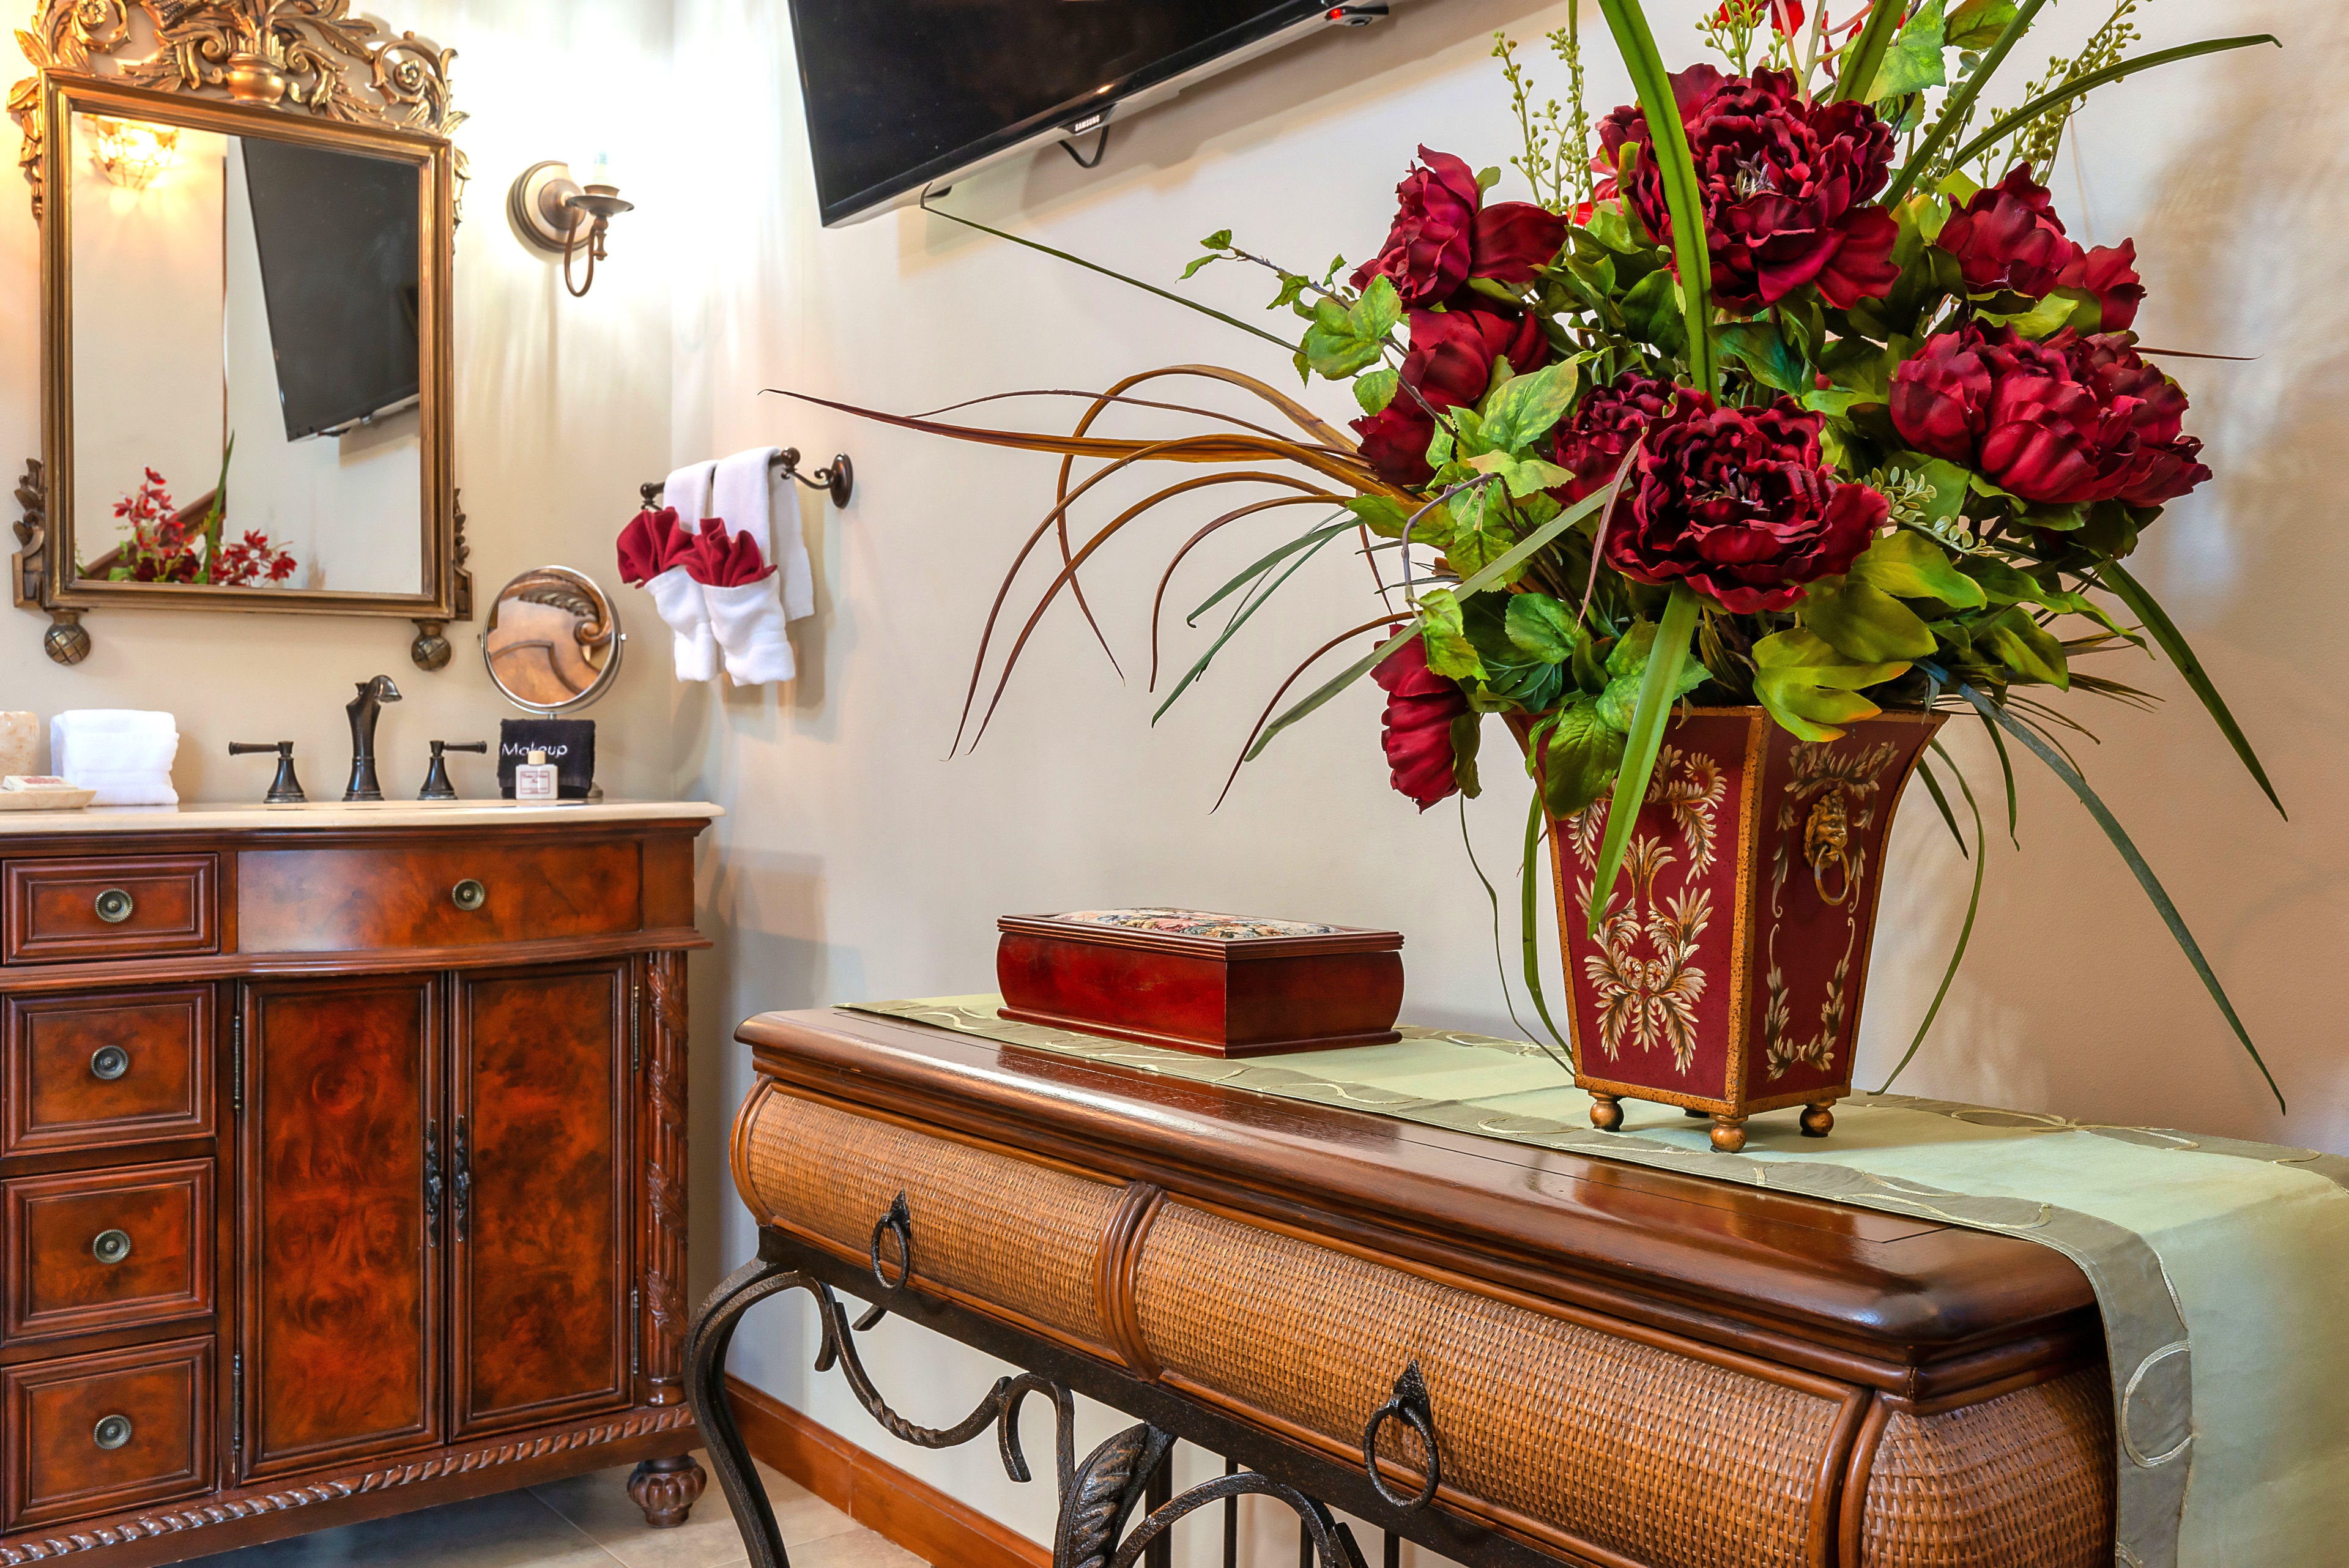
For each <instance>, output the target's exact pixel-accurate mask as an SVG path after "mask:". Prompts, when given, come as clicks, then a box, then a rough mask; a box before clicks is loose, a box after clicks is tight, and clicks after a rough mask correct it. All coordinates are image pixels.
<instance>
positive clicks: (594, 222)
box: [506, 159, 636, 299]
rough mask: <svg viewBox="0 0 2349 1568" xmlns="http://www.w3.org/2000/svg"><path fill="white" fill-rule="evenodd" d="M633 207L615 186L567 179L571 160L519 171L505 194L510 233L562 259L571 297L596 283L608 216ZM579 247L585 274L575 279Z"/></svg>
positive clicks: (584, 292)
mask: <svg viewBox="0 0 2349 1568" xmlns="http://www.w3.org/2000/svg"><path fill="white" fill-rule="evenodd" d="M635 211H636V203H635V202H630V201H626V200H624V199H623V198H622V197H621V195H620V192H619V189H618V187H616V186H613V185H597V184H591V185H586V186H582V185H581V184H580V183H579V182H577V181H575V180H574V179H573V178H572V177H571V166H570V165H569V164H567V163H564V162H561V161H556V160H552V159H550V160H548V161H545V162H543V163H533V164H532V165H531V166H530V167H529V168H528V169H525V170H523V172H522V177H521V178H520V179H518V180H516V181H515V182H513V189H512V191H511V192H508V193H507V197H506V213H507V216H508V217H509V218H511V219H512V222H513V226H514V232H515V233H516V234H520V235H521V236H522V238H523V241H524V242H525V243H526V244H530V245H532V246H533V247H534V248H536V249H538V250H542V251H544V252H546V253H547V254H550V255H559V256H561V257H562V258H563V286H564V288H565V289H567V290H568V291H569V292H570V294H571V296H572V297H573V298H574V299H584V298H585V297H586V295H587V291H588V290H589V289H591V288H593V287H595V264H596V263H598V262H600V261H603V260H605V245H604V236H605V233H606V232H607V231H608V230H609V229H610V227H611V223H612V220H613V219H614V218H616V217H618V216H619V215H620V214H621V213H633V212H635ZM583 249H584V250H585V253H586V255H587V275H586V277H585V279H582V280H578V281H574V279H573V277H572V262H573V259H574V257H575V256H577V255H578V254H579V253H580V252H581V251H582V250H583Z"/></svg>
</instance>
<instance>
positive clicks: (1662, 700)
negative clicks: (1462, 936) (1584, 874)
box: [1588, 0, 1698, 940]
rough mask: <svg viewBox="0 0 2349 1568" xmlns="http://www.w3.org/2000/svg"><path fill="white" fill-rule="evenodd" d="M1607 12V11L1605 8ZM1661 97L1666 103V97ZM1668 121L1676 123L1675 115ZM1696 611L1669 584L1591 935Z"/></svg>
mask: <svg viewBox="0 0 2349 1568" xmlns="http://www.w3.org/2000/svg"><path fill="white" fill-rule="evenodd" d="M1601 4H1602V5H1608V4H1611V5H1620V4H1621V0H1601ZM1612 15H1613V12H1612V10H1611V9H1610V11H1609V16H1612ZM1634 15H1637V13H1636V12H1634ZM1643 30H1644V29H1643ZM1651 48H1652V45H1651ZM1665 101H1666V103H1668V104H1669V103H1670V102H1671V99H1669V98H1668V99H1665ZM1673 123H1674V125H1675V126H1677V125H1678V123H1679V121H1678V119H1675V120H1674V121H1673ZM1697 611H1698V604H1697V597H1696V595H1695V593H1694V592H1693V591H1692V590H1691V589H1690V588H1688V587H1675V588H1673V589H1672V597H1671V599H1670V600H1669V601H1668V602H1667V603H1666V604H1665V606H1664V619H1663V624H1662V625H1661V627H1659V628H1657V630H1656V633H1655V639H1654V647H1653V650H1652V651H1651V654H1650V655H1649V658H1648V664H1647V673H1646V676H1645V678H1644V679H1643V680H1642V681H1641V683H1640V701H1639V706H1638V708H1637V709H1636V710H1635V711H1633V713H1632V715H1631V732H1630V736H1629V737H1628V738H1627V739H1626V740H1625V742H1624V746H1623V762H1622V765H1621V767H1620V769H1619V771H1618V772H1617V773H1616V775H1615V798H1614V803H1613V804H1612V805H1609V807H1608V808H1607V836H1606V839H1605V841H1604V842H1602V843H1601V844H1600V845H1599V872H1598V875H1597V876H1596V877H1593V878H1592V879H1591V883H1590V908H1589V910H1588V915H1589V919H1590V934H1591V937H1592V938H1593V939H1594V940H1596V939H1597V937H1598V935H1599V918H1600V916H1602V915H1603V914H1605V913H1606V909H1607V901H1608V899H1609V898H1611V897H1612V896H1613V894H1614V891H1615V879H1616V877H1618V876H1619V875H1620V874H1621V872H1622V869H1623V851H1624V850H1625V848H1627V847H1628V846H1630V842H1631V827H1632V825H1633V824H1634V823H1636V822H1637V821H1638V820H1639V817H1640V805H1641V804H1642V803H1644V802H1645V801H1646V800H1647V798H1648V780H1649V779H1650V778H1651V776H1652V775H1653V774H1654V773H1655V771H1656V753H1657V752H1658V751H1659V750H1660V749H1661V747H1662V745H1663V743H1664V723H1665V721H1666V720H1668V719H1670V718H1671V711H1672V701H1673V698H1672V696H1671V693H1672V692H1673V691H1676V690H1677V689H1678V687H1679V684H1680V678H1681V672H1682V666H1683V665H1684V664H1685V663H1686V661H1687V659H1688V652H1689V639H1691V638H1692V636H1694V635H1695V632H1696V620H1697Z"/></svg>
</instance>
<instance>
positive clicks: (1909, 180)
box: [1883, 0, 2047, 207]
mask: <svg viewBox="0 0 2349 1568" xmlns="http://www.w3.org/2000/svg"><path fill="white" fill-rule="evenodd" d="M2046 4H2047V0H2023V3H2022V4H2021V5H2018V6H2016V7H2015V11H2014V20H2013V21H2012V22H2009V23H2008V24H2007V25H2006V31H2005V32H2003V33H2001V34H2000V35H1999V36H1998V42H1997V43H1995V44H1992V46H1991V47H1990V52H1989V53H1988V54H1985V55H1984V56H1982V64H1980V65H1978V66H1976V67H1974V68H1973V69H1972V71H1971V72H1970V73H1969V74H1968V75H1967V77H1966V79H1965V80H1964V82H1963V83H1961V85H1960V86H1959V88H1958V89H1957V90H1956V91H1955V92H1953V93H1951V94H1950V96H1949V99H1948V100H1947V101H1946V102H1944V103H1943V104H1942V105H1941V117H1940V119H1936V120H1935V121H1934V122H1933V129H1932V130H1929V131H1927V132H1926V133H1925V140H1924V143H1923V145H1922V146H1920V147H1919V148H1918V149H1917V151H1916V153H1915V155H1914V156H1912V157H1911V158H1910V159H1909V161H1908V162H1907V163H1906V164H1904V165H1902V166H1901V170H1900V172H1899V173H1898V174H1896V175H1894V176H1893V177H1892V183H1891V185H1890V187H1889V188H1888V189H1887V190H1886V191H1885V192H1884V196H1883V204H1884V205H1885V206H1887V207H1897V206H1899V204H1900V199H1901V198H1902V197H1903V196H1906V195H1907V194H1909V187H1911V186H1912V185H1914V184H1916V183H1917V181H1918V179H1919V177H1920V176H1921V175H1922V174H1923V173H1924V172H1925V171H1926V170H1928V169H1930V168H1931V167H1932V165H1933V155H1934V154H1935V153H1937V152H1939V151H1940V150H1941V144H1942V143H1943V142H1945V141H1947V140H1949V139H1950V138H1951V137H1952V136H1955V135H1956V134H1957V133H1958V127H1960V126H1961V125H1963V124H1964V123H1965V122H1966V116H1967V115H1968V114H1969V113H1971V111H1972V109H1973V107H1974V99H1977V98H1979V97H1981V96H1982V84H1983V83H1985V82H1987V81H1989V80H1990V78H1992V77H1994V76H1996V75H1997V74H1998V67H1999V66H2000V64H2001V63H2002V61H2004V60H2005V58H2006V57H2007V55H2008V53H2009V52H2010V51H2012V50H2013V47H2014V46H2015V45H2016V44H2018V43H2020V42H2022V40H2023V34H2025V33H2027V32H2029V31H2031V21H2032V18H2033V17H2034V16H2038V15H2039V8H2040V7H2041V6H2042V5H2046Z"/></svg>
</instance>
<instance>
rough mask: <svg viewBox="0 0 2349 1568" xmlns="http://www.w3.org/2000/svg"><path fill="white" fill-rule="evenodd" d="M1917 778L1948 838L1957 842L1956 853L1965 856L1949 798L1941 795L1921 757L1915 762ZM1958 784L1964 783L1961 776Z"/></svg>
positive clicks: (1928, 765) (1963, 837) (1939, 783)
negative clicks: (1929, 798) (1937, 811)
mask: <svg viewBox="0 0 2349 1568" xmlns="http://www.w3.org/2000/svg"><path fill="white" fill-rule="evenodd" d="M1917 777H1918V779H1919V780H1920V782H1921V783H1922V784H1924V786H1925V793H1926V794H1929V795H1931V796H1932V797H1933V805H1934V806H1935V807H1936V808H1937V809H1939V810H1940V814H1941V820H1942V822H1944V823H1945V824H1947V825H1948V826H1949V829H1950V836H1951V838H1952V839H1954V840H1956V841H1957V846H1958V853H1959V854H1960V855H1961V856H1967V851H1966V836H1965V835H1964V834H1962V833H1961V832H1959V831H1958V817H1957V814H1956V813H1955V812H1953V811H1951V809H1950V797H1949V796H1948V795H1945V794H1942V793H1941V781H1940V780H1939V779H1937V778H1935V777H1934V776H1933V769H1932V764H1930V763H1927V762H1926V761H1925V760H1924V759H1923V758H1921V757H1920V758H1919V759H1918V762H1917ZM1959 782H1960V783H1961V784H1962V783H1963V782H1964V779H1963V775H1960V780H1959ZM1977 815H1979V814H1977ZM1967 858H1969V859H1971V856H1967Z"/></svg>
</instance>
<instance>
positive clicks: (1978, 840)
mask: <svg viewBox="0 0 2349 1568" xmlns="http://www.w3.org/2000/svg"><path fill="white" fill-rule="evenodd" d="M1933 750H1934V751H1936V752H1938V753H1940V758H1941V760H1942V761H1943V762H1945V763H1950V772H1951V773H1952V774H1956V775H1957V780H1958V787H1959V788H1960V789H1961V790H1963V791H1965V792H1966V805H1967V806H1968V808H1970V809H1971V811H1972V812H1973V814H1974V853H1973V857H1972V858H1973V863H1974V890H1973V896H1972V897H1971V898H1968V899H1967V900H1966V923H1965V924H1964V925H1962V926H1961V927H1959V928H1958V946H1957V950H1956V951H1954V952H1952V953H1951V954H1950V967H1949V968H1948V969H1945V970H1943V971H1941V988H1940V990H1939V991H1936V992H1933V1005H1932V1006H1930V1007H1929V1008H1927V1009H1925V1021H1924V1022H1923V1023H1920V1024H1918V1025H1917V1037H1916V1038H1915V1039H1913V1040H1911V1041H1909V1050H1908V1054H1905V1055H1903V1056H1902V1057H1901V1058H1900V1064H1899V1066H1897V1067H1895V1068H1893V1069H1892V1075H1891V1077H1888V1078H1886V1079H1885V1080H1884V1082H1883V1083H1882V1084H1880V1085H1878V1086H1877V1090H1876V1092H1877V1093H1878V1094H1879V1095H1881V1094H1883V1093H1885V1092H1886V1091H1887V1090H1889V1089H1890V1088H1891V1087H1892V1079H1893V1078H1898V1077H1899V1076H1900V1075H1901V1074H1902V1073H1904V1072H1906V1071H1907V1070H1908V1067H1909V1063H1910V1062H1912V1061H1914V1060H1915V1059H1916V1056H1917V1048H1918V1047H1919V1046H1920V1045H1922V1044H1925V1035H1926V1033H1927V1032H1928V1031H1930V1029H1931V1028H1932V1027H1933V1020H1934V1019H1936V1018H1939V1017H1940V1015H1941V1003H1942V1002H1943V1001H1945V1000H1946V999H1947V998H1948V996H1949V994H1950V982H1951V981H1953V980H1955V979H1957V978H1958V965H1960V964H1961V963H1963V962H1964V961H1965V958H1966V944H1967V943H1968V942H1970V941H1971V940H1973V935H1974V917H1975V916H1976V915H1978V914H1980V913H1981V912H1982V870H1983V867H1985V865H1986V864H1987V863H1988V861H1989V859H1990V857H1989V856H1987V855H1985V854H1983V853H1982V850H1983V848H1984V845H1983V842H1982V807H1981V806H1979V805H1975V804H1974V791H1973V786H1972V785H1971V784H1968V783H1966V775H1965V774H1964V773H1963V772H1962V771H1961V770H1960V768H1959V767H1958V764H1957V763H1953V762H1950V753H1947V752H1945V751H1942V750H1941V742H1939V741H1936V742H1933ZM1917 772H1918V773H1919V774H1920V775H1921V776H1922V777H1923V778H1924V780H1925V787H1926V788H1927V789H1929V790H1931V791H1932V792H1933V799H1934V800H1935V801H1936V802H1937V803H1939V804H1940V807H1941V815H1943V816H1944V817H1948V818H1949V819H1950V831H1951V833H1953V834H1954V833H1956V832H1957V831H1958V824H1957V819H1956V818H1954V817H1951V816H1950V803H1949V802H1948V801H1946V800H1943V799H1942V798H1941V786H1940V784H1936V783H1935V782H1934V781H1933V770H1932V769H1931V768H1930V767H1929V766H1927V765H1926V764H1925V763H1923V762H1922V761H1920V762H1919V763H1918V764H1917ZM1965 852H1966V841H1965V839H1964V838H1963V837H1962V836H1961V837H1960V838H1959V839H1958V853H1959V854H1961V855H1963V854H1964V853H1965Z"/></svg>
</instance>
